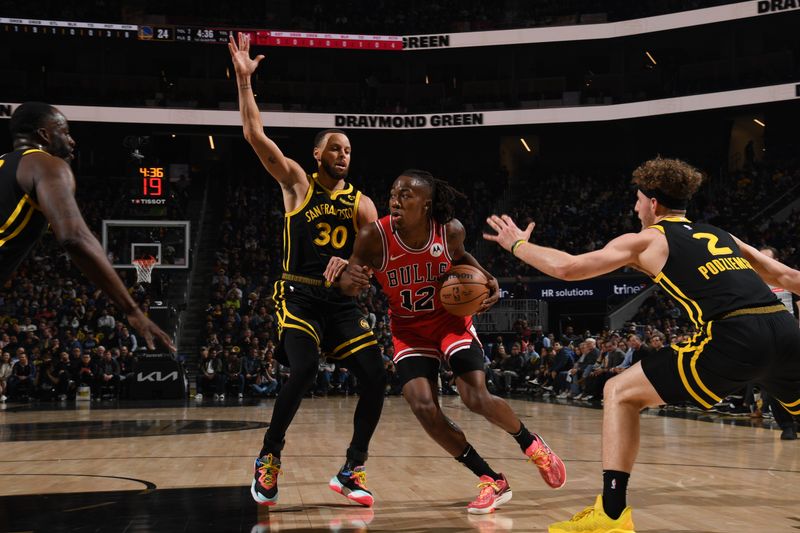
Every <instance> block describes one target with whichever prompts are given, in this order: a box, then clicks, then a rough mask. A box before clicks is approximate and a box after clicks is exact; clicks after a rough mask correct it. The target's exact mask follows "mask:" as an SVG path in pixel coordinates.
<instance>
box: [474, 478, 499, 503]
mask: <svg viewBox="0 0 800 533" xmlns="http://www.w3.org/2000/svg"><path fill="white" fill-rule="evenodd" d="M477 487H478V488H479V489H481V492H480V494H478V499H482V498H484V497H486V496H487V491H488V490H491V491H492V494H495V493H498V492H500V487H498V486H497V482H496V481H481V482H480V483H478V485H477Z"/></svg>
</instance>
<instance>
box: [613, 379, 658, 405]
mask: <svg viewBox="0 0 800 533" xmlns="http://www.w3.org/2000/svg"><path fill="white" fill-rule="evenodd" d="M643 392H644V391H643V390H642V387H640V386H637V384H636V383H631V382H630V380H627V379H625V378H624V377H623V375H622V374H620V375H618V376H614V377H613V378H611V379H609V380H608V381H606V383H605V385H603V400H604V402H605V404H606V405H608V404H609V403H626V404H630V405H636V406H640V407H644V406H646V405H647V404H648V403H649V399H648V398H647V397H646V395H645V394H643Z"/></svg>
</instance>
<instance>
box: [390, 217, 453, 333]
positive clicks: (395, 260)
mask: <svg viewBox="0 0 800 533" xmlns="http://www.w3.org/2000/svg"><path fill="white" fill-rule="evenodd" d="M375 224H377V226H378V230H379V233H380V236H381V240H382V241H383V263H382V264H381V268H379V269H378V270H376V271H375V277H376V278H377V279H378V282H379V283H380V284H381V287H382V288H383V292H384V293H385V294H386V296H387V297H388V298H389V314H390V316H391V317H392V321H393V323H394V322H395V320H396V319H398V318H400V319H408V318H423V317H426V318H427V317H429V316H431V314H432V313H434V312H437V311H438V312H439V313H447V312H446V311H445V310H444V308H443V307H442V304H441V302H440V301H439V294H438V291H439V285H440V284H439V278H440V276H441V275H442V274H444V273H445V272H447V271H448V270H449V269H450V265H451V263H452V258H451V257H450V251H449V250H448V249H447V235H446V233H445V231H446V230H445V227H444V226H442V225H441V224H438V223H437V222H436V221H434V220H431V233H430V237H429V238H428V242H427V244H425V246H423V247H422V248H420V249H418V250H417V249H414V248H411V247H409V246H407V245H406V244H405V243H403V241H401V240H400V237H399V236H398V235H397V233H396V232H395V230H394V227H393V225H392V220H391V217H389V216H386V217H383V218H382V219H380V220H378V221H376V222H375ZM439 313H437V314H439Z"/></svg>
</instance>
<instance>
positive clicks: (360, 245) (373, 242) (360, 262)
mask: <svg viewBox="0 0 800 533" xmlns="http://www.w3.org/2000/svg"><path fill="white" fill-rule="evenodd" d="M378 231H379V230H378V227H377V225H375V224H367V225H366V226H364V227H363V228H361V229H360V230H358V235H357V236H356V242H355V244H354V245H353V255H351V256H350V261H349V263H348V265H347V268H345V269H344V271H343V272H342V275H341V276H340V277H339V289H340V290H341V291H342V293H343V294H346V295H348V296H355V295H357V294H358V293H360V292H361V291H363V290H364V289H366V288H367V287H369V278H370V275H371V273H372V270H374V269H376V268H380V267H381V263H383V241H381V236H380V233H378Z"/></svg>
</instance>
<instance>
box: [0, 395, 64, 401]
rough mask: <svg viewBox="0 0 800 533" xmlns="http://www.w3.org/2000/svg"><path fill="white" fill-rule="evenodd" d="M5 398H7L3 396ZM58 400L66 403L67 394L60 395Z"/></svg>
mask: <svg viewBox="0 0 800 533" xmlns="http://www.w3.org/2000/svg"><path fill="white" fill-rule="evenodd" d="M3 398H5V396H3ZM58 399H59V400H60V401H62V402H63V401H65V400H66V399H67V395H66V394H59V395H58Z"/></svg>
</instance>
